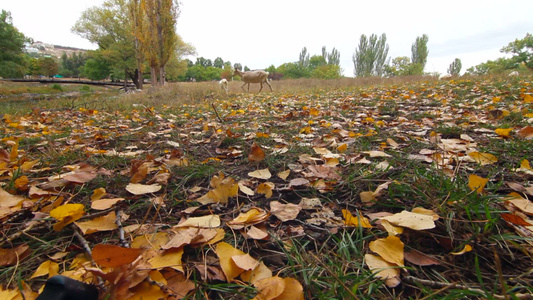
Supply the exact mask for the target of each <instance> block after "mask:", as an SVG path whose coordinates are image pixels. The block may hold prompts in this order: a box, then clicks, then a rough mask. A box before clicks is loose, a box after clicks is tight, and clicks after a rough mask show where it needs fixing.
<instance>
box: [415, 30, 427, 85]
mask: <svg viewBox="0 0 533 300" xmlns="http://www.w3.org/2000/svg"><path fill="white" fill-rule="evenodd" d="M428 40H429V38H428V36H427V34H423V35H422V36H421V37H417V38H416V41H415V42H414V43H413V45H412V46H411V61H412V63H413V65H415V66H414V67H413V68H412V70H413V71H414V72H415V73H412V74H411V75H422V74H423V73H424V68H425V67H426V62H427V58H428V54H429V50H428Z"/></svg>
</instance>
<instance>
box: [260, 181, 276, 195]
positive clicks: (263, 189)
mask: <svg viewBox="0 0 533 300" xmlns="http://www.w3.org/2000/svg"><path fill="white" fill-rule="evenodd" d="M274 187H275V185H274V183H272V182H263V183H261V184H260V185H258V186H257V193H258V194H264V195H265V197H266V198H267V199H268V198H270V197H272V189H274Z"/></svg>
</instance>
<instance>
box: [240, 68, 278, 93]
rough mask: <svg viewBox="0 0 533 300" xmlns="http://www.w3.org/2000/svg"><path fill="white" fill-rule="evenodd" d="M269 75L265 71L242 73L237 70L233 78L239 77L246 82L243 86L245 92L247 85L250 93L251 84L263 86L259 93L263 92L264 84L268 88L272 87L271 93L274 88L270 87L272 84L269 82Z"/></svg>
mask: <svg viewBox="0 0 533 300" xmlns="http://www.w3.org/2000/svg"><path fill="white" fill-rule="evenodd" d="M268 74H269V73H268V72H265V71H247V72H241V71H239V70H237V69H235V72H234V73H233V76H236V75H239V76H240V77H241V79H242V81H244V84H243V85H242V86H241V88H242V90H243V91H244V86H245V85H248V92H250V83H259V84H261V88H260V89H259V92H261V90H262V89H263V83H266V84H268V87H270V91H272V86H271V85H270V82H268Z"/></svg>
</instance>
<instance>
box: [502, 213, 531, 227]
mask: <svg viewBox="0 0 533 300" xmlns="http://www.w3.org/2000/svg"><path fill="white" fill-rule="evenodd" d="M500 216H501V217H502V219H504V220H505V221H507V222H509V223H512V224H515V225H521V226H533V224H529V223H528V222H526V221H525V220H524V219H523V218H522V217H520V216H518V215H515V214H508V213H501V214H500Z"/></svg>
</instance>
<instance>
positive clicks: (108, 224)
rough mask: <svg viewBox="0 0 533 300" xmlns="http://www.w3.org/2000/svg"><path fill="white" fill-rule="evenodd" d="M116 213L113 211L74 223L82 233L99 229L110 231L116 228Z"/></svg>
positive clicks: (89, 232)
mask: <svg viewBox="0 0 533 300" xmlns="http://www.w3.org/2000/svg"><path fill="white" fill-rule="evenodd" d="M116 221H117V215H116V214H115V212H114V211H112V212H110V213H109V214H107V215H105V216H102V217H98V218H94V219H92V220H89V221H85V222H76V223H75V224H76V225H77V226H78V227H79V228H80V229H81V231H82V232H83V234H91V233H94V232H99V231H110V230H115V229H117V228H118V226H117V224H116V223H115V222H116Z"/></svg>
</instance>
